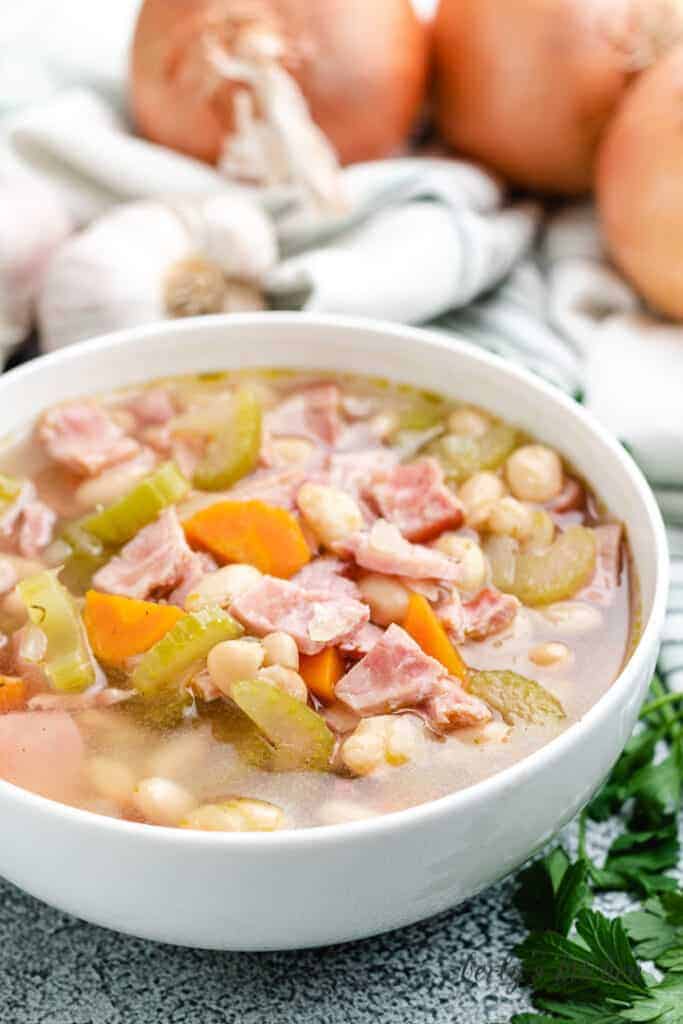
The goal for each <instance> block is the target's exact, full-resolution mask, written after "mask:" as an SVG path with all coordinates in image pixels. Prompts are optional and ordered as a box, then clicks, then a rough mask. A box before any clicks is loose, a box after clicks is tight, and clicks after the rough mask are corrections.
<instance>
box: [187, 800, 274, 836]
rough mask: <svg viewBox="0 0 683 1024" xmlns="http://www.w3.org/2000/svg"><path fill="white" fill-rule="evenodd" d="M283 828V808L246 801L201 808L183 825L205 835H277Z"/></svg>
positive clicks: (256, 801)
mask: <svg viewBox="0 0 683 1024" xmlns="http://www.w3.org/2000/svg"><path fill="white" fill-rule="evenodd" d="M284 824H285V815H284V812H283V811H282V809H281V808H280V807H277V806H276V805H275V804H271V803H267V802H266V801H265V800H250V799H248V798H246V797H238V798H236V799H234V800H225V801H222V802H221V803H215V804H202V805H201V807H197V808H196V810H193V811H191V812H190V813H189V814H188V815H187V816H186V817H185V819H184V821H183V822H182V825H183V828H195V829H201V830H202V831H203V832H275V831H276V830H277V829H280V828H282V827H283V826H284Z"/></svg>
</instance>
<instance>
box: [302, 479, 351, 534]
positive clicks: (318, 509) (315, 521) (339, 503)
mask: <svg viewBox="0 0 683 1024" xmlns="http://www.w3.org/2000/svg"><path fill="white" fill-rule="evenodd" d="M296 500H297V505H298V506H299V511H300V512H301V514H302V515H303V517H304V519H305V520H306V522H307V523H308V525H309V526H310V527H311V529H312V530H313V532H314V534H315V535H316V537H317V538H318V540H319V541H320V542H321V544H324V545H326V546H327V547H332V546H334V545H335V544H337V543H339V541H343V540H346V539H347V538H348V537H350V536H351V535H352V534H353V533H356V532H357V531H358V530H360V529H361V528H362V526H363V514H362V512H361V510H360V507H359V505H358V502H356V501H354V499H353V498H352V497H351V495H350V494H347V493H346V492H345V491H341V490H339V489H338V488H337V487H326V486H325V485H324V484H314V483H306V484H304V485H303V487H300V488H299V492H298V494H297V497H296Z"/></svg>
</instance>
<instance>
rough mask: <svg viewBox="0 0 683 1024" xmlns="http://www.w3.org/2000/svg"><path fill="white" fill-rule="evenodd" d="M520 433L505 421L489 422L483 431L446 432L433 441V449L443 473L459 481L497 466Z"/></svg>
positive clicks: (508, 452) (494, 468)
mask: <svg viewBox="0 0 683 1024" xmlns="http://www.w3.org/2000/svg"><path fill="white" fill-rule="evenodd" d="M518 440H519V434H518V432H517V431H516V430H515V429H514V427H509V426H508V425H507V424H506V423H492V424H491V426H490V427H489V428H488V430H487V431H486V433H484V434H480V435H479V436H474V435H472V434H469V435H465V434H446V436H445V437H442V438H440V439H439V440H438V441H436V442H435V443H434V449H433V452H434V454H435V455H436V456H437V458H440V459H441V461H442V463H443V466H444V469H445V472H446V476H447V477H449V479H451V480H454V481H455V482H456V483H461V482H462V481H463V480H466V479H467V477H470V476H472V475H473V474H474V473H480V472H482V471H483V470H496V469H499V468H500V467H501V466H502V465H503V463H504V462H505V460H506V459H507V457H508V455H510V454H511V452H512V451H514V448H515V446H516V444H517V442H518Z"/></svg>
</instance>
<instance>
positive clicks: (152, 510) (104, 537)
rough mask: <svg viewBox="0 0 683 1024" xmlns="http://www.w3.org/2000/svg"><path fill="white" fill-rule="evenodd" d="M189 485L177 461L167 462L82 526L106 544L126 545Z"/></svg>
mask: <svg viewBox="0 0 683 1024" xmlns="http://www.w3.org/2000/svg"><path fill="white" fill-rule="evenodd" d="M189 489H190V485H189V483H188V481H187V480H186V478H185V477H184V476H183V474H182V473H181V472H180V470H179V469H178V467H177V466H176V464H175V463H174V462H164V463H163V465H161V466H159V468H158V469H156V470H155V471H154V473H152V474H151V475H150V476H148V477H146V478H145V479H144V480H141V481H140V482H139V483H138V484H136V485H135V486H134V487H133V488H132V490H130V491H129V492H128V494H125V495H124V496H123V497H122V498H119V499H118V501H115V502H114V503H113V504H112V505H109V506H107V508H104V509H102V511H101V512H96V513H94V515H91V516H87V517H86V518H85V519H84V520H82V522H81V524H80V525H81V527H82V529H83V530H85V531H86V532H87V533H90V534H93V536H95V537H97V538H98V539H99V540H101V541H103V542H104V543H105V544H111V545H113V546H116V547H117V546H118V545H120V544H125V543H126V541H129V540H130V539H131V537H134V536H135V535H136V534H137V533H138V532H139V531H140V530H141V529H142V528H143V527H144V526H147V525H148V524H149V523H152V522H154V520H155V519H157V518H158V516H159V515H160V514H161V513H162V512H163V511H164V509H165V508H167V507H168V506H169V505H175V504H176V503H177V502H179V501H182V499H183V498H184V497H185V495H186V494H187V492H188V491H189Z"/></svg>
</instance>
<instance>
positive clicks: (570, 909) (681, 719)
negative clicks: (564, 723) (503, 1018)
mask: <svg viewBox="0 0 683 1024" xmlns="http://www.w3.org/2000/svg"><path fill="white" fill-rule="evenodd" d="M682 794H683V695H679V694H670V693H668V692H667V691H666V689H665V687H664V686H663V685H662V683H661V681H660V680H659V679H657V678H655V679H654V680H653V683H652V688H651V695H650V698H649V700H648V702H647V704H646V705H645V706H644V708H643V710H642V712H641V716H640V727H639V729H638V730H637V732H636V733H635V735H634V736H633V738H632V739H631V740H630V741H629V743H628V744H627V746H626V749H625V750H624V753H623V754H622V756H621V757H620V759H619V761H618V763H617V765H616V766H615V768H614V770H613V772H612V774H611V775H610V778H609V779H608V781H607V783H606V784H605V786H604V787H603V789H602V790H601V791H600V793H598V795H597V796H596V797H595V799H594V800H593V801H592V803H591V804H590V805H589V807H588V808H587V810H586V811H584V813H583V814H582V816H581V819H580V825H579V844H578V847H579V848H578V855H577V857H576V859H575V860H573V861H572V860H571V859H570V857H569V856H568V854H567V853H566V851H565V850H563V849H562V848H561V847H557V848H555V849H554V850H553V851H552V852H551V853H550V854H549V855H548V856H546V857H544V858H543V859H542V860H539V861H536V862H535V863H534V864H532V865H531V866H530V867H529V868H527V869H526V871H524V872H523V873H522V874H521V876H520V884H519V888H518V891H517V896H516V902H517V905H518V907H519V908H520V910H521V912H522V915H523V917H524V921H525V923H526V925H527V927H528V928H529V929H530V934H529V935H528V936H527V938H526V939H525V940H524V942H523V943H522V944H521V945H520V946H519V947H518V949H517V955H518V956H519V958H520V961H521V963H522V969H523V976H524V978H525V980H526V981H527V983H528V984H529V985H530V986H531V988H532V990H533V997H534V1004H535V1005H536V1006H537V1008H538V1010H539V1012H538V1013H522V1014H517V1015H516V1016H515V1017H514V1018H513V1022H512V1024H562V1022H564V1024H627V1022H632V1024H650V1022H651V1024H683V890H681V889H679V888H678V886H677V883H676V880H675V879H674V878H672V877H671V876H670V875H667V874H666V873H665V872H667V871H669V870H670V869H671V868H674V867H675V866H676V865H677V863H678V859H679V853H680V849H679V841H678V828H677V814H678V811H679V810H680V806H681V796H682ZM615 815H616V816H618V818H619V820H620V822H621V830H620V832H619V834H618V835H617V837H616V839H615V840H614V842H613V843H612V845H611V847H610V849H609V851H608V853H607V857H606V859H605V861H604V863H603V864H602V866H598V865H596V864H595V863H593V861H592V860H591V859H590V857H589V856H588V853H587V849H586V831H587V829H588V827H589V822H590V821H591V820H595V821H604V820H606V819H607V818H609V817H612V816H615ZM607 891H620V892H628V893H630V894H632V895H634V896H636V897H638V898H640V899H644V900H645V902H644V903H643V904H642V907H641V909H640V910H636V911H633V912H631V913H627V914H624V915H622V916H621V917H616V918H612V919H610V918H608V917H606V916H605V915H604V914H601V913H600V912H599V911H597V910H594V909H592V902H593V894H594V893H596V892H607ZM648 968H649V969H648ZM652 968H654V970H655V971H656V973H652Z"/></svg>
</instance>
